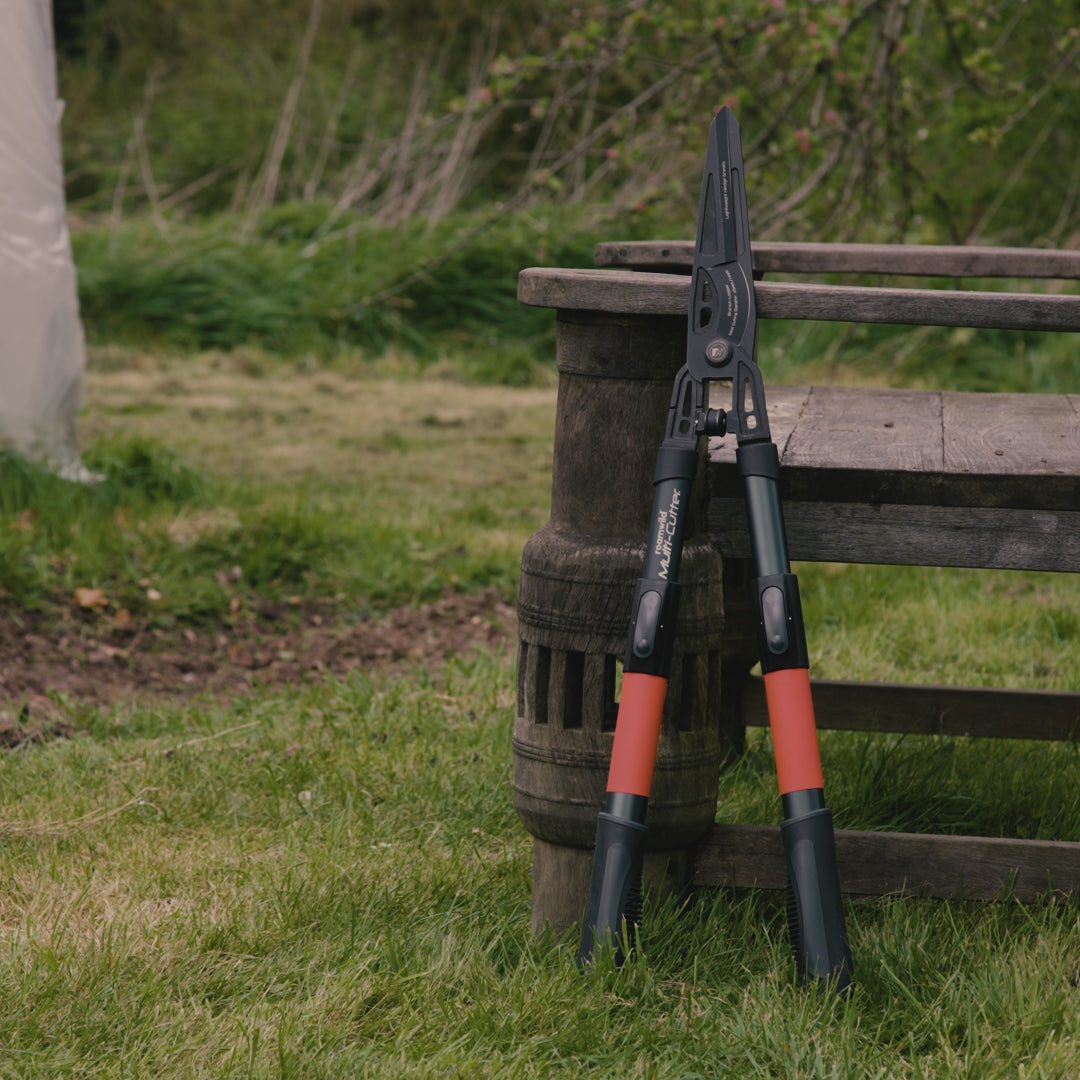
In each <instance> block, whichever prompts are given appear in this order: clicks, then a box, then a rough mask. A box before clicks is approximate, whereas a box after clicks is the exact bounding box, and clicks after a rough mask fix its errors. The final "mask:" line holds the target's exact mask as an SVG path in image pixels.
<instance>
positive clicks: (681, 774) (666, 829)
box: [513, 311, 726, 931]
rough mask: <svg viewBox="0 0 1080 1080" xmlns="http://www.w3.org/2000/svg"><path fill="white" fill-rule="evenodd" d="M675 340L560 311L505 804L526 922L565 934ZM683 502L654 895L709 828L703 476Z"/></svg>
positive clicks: (522, 604) (684, 868)
mask: <svg viewBox="0 0 1080 1080" xmlns="http://www.w3.org/2000/svg"><path fill="white" fill-rule="evenodd" d="M685 338H686V322H685V319H681V318H672V317H663V318H656V317H642V316H615V315H610V314H604V313H599V312H590V311H584V312H583V311H560V312H559V314H558V321H557V363H558V369H559V396H558V405H557V411H556V423H555V456H554V462H553V470H552V500H551V503H552V506H551V520H550V521H549V522H548V523H547V524H546V525H545V526H544V527H543V528H541V529H540V530H539V531H538V532H537V533H536V534H534V535H533V536H532V537H531V538H530V540H529V541H528V543H527V544H526V547H525V550H524V552H523V555H522V566H521V587H520V592H519V609H518V615H519V626H520V644H519V657H518V681H517V717H516V721H515V726H514V743H513V747H514V766H513V787H514V804H515V807H516V809H517V811H518V814H519V816H520V818H521V820H522V822H523V823H524V825H525V826H526V828H527V829H528V830H529V831H530V832H531V833H532V834H533V836H534V837H535V838H536V841H535V849H534V873H533V927H534V929H536V930H540V929H541V928H543V927H545V926H550V927H552V928H554V929H556V930H558V931H562V930H565V929H567V928H568V927H570V926H571V925H573V924H574V923H575V922H576V921H577V920H578V919H579V918H580V917H581V912H582V910H583V908H584V904H585V897H586V892H587V889H588V876H589V872H590V869H591V864H592V852H591V848H592V845H593V842H594V836H595V830H596V815H597V813H598V812H599V811H600V809H601V808H602V806H603V802H604V793H605V788H606V781H607V767H608V760H609V757H610V754H611V742H612V736H613V732H614V726H615V714H616V709H617V705H616V695H617V685H618V681H619V676H620V669H621V662H622V656H623V653H624V651H625V645H626V634H627V630H628V627H629V622H630V602H631V597H632V594H633V587H634V583H635V581H636V580H637V578H638V577H639V576H640V573H641V567H642V563H643V559H644V549H645V540H646V537H647V534H648V526H649V511H650V507H651V505H652V474H653V468H654V464H655V460H656V452H657V449H658V447H659V445H660V441H661V439H662V437H663V431H664V425H665V420H666V417H667V409H668V404H669V401H670V397H671V390H672V386H673V382H674V377H675V374H676V372H677V371H678V369H679V367H680V366H681V365H682V361H683V352H684V349H685ZM703 464H704V463H703ZM701 474H702V479H703V474H704V467H702V469H701ZM696 495H697V497H696V498H695V500H694V503H695V507H696V510H695V514H694V515H693V516H692V517H691V520H690V522H689V525H688V530H687V535H686V545H685V551H684V555H683V564H682V575H681V576H682V583H683V592H682V599H681V605H680V612H679V623H678V631H677V638H676V643H675V658H674V664H673V671H672V678H671V683H670V686H669V690H668V697H667V701H666V704H665V711H664V719H663V725H662V730H661V738H660V746H659V752H658V757H657V767H656V774H655V779H654V785H653V793H652V796H651V798H650V802H649V845H650V846H649V851H648V854H647V856H646V863H647V866H646V881H647V884H649V885H651V886H652V887H653V888H654V889H655V890H656V891H660V892H666V891H672V890H678V889H680V888H682V887H683V886H684V885H686V884H687V883H688V873H689V850H690V848H691V847H692V846H693V844H694V842H695V841H696V840H697V839H698V838H699V837H700V836H701V835H702V834H703V833H704V832H705V831H706V830H707V829H708V828H709V826H710V825H711V824H712V822H713V819H714V816H715V811H716V794H717V783H718V776H719V769H720V763H721V760H722V757H723V755H724V751H725V748H726V743H725V741H724V740H723V739H722V738H721V733H720V729H719V701H720V686H719V682H720V668H721V660H720V648H721V643H722V630H723V592H722V573H721V562H720V558H719V555H718V554H717V552H716V551H715V549H714V548H713V546H712V545H711V544H710V542H709V540H708V536H707V533H706V522H705V513H704V502H703V486H702V485H699V488H698V489H697V490H696Z"/></svg>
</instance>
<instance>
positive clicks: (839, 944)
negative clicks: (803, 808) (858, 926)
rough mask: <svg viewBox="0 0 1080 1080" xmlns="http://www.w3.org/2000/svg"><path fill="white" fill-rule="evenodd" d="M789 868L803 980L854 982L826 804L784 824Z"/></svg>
mask: <svg viewBox="0 0 1080 1080" xmlns="http://www.w3.org/2000/svg"><path fill="white" fill-rule="evenodd" d="M780 832H781V835H782V836H783V838H784V851H785V854H786V855H787V869H788V922H789V925H790V929H791V943H792V946H793V947H794V950H795V960H796V962H797V964H798V969H799V979H800V981H801V982H809V981H811V980H817V981H827V982H828V983H829V984H830V985H831V986H832V987H833V988H834V989H835V990H837V991H838V992H839V993H845V992H846V991H847V990H848V988H849V987H850V985H851V953H850V951H849V949H848V943H847V933H846V931H845V928H844V917H843V907H842V906H841V902H840V879H839V876H838V874H837V870H836V840H835V835H834V833H833V821H832V811H831V810H829V809H827V808H823V809H821V810H814V811H812V812H810V813H809V814H804V815H802V816H800V817H794V818H789V819H788V820H787V821H785V822H784V823H783V825H781V826H780Z"/></svg>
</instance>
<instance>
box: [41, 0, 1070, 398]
mask: <svg viewBox="0 0 1080 1080" xmlns="http://www.w3.org/2000/svg"><path fill="white" fill-rule="evenodd" d="M54 14H55V24H56V36H57V49H58V57H59V74H60V85H61V94H62V96H63V98H64V99H65V102H66V111H65V114H64V120H63V136H64V155H65V166H66V173H67V195H68V200H69V209H70V212H71V217H72V223H73V232H74V244H75V255H76V262H77V264H78V267H79V271H80V291H81V298H82V305H83V315H84V319H85V320H86V323H87V327H88V331H89V333H90V337H91V340H92V341H93V340H97V341H109V342H118V341H119V342H126V343H129V344H133V345H136V346H139V347H159V348H160V347H165V348H174V349H206V348H230V347H234V346H238V345H256V346H261V347H263V348H265V349H268V350H270V351H271V352H277V353H280V354H282V355H285V356H298V355H305V354H307V355H312V356H315V357H317V358H320V359H321V360H327V359H328V358H330V357H333V356H335V355H339V354H340V353H341V351H342V350H343V349H344V350H353V351H354V352H356V351H361V352H363V353H364V354H367V355H373V356H378V355H380V354H381V353H382V352H384V351H385V350H386V349H387V348H389V347H394V348H396V349H401V350H405V351H407V352H409V353H412V354H414V355H417V356H420V357H428V358H430V357H432V356H434V355H439V354H445V353H447V352H453V351H454V350H459V351H466V352H469V353H470V354H471V355H473V356H474V357H475V356H477V355H479V356H480V357H481V358H482V357H483V356H484V355H486V354H488V353H490V352H491V350H496V351H498V352H499V354H500V356H503V357H506V358H507V359H506V360H505V367H503V366H501V363H502V362H500V364H495V365H492V364H485V363H484V362H483V360H481V362H480V363H479V368H480V370H481V371H486V372H488V373H489V374H492V371H493V372H494V374H493V377H496V378H501V379H503V380H505V381H515V380H521V379H528V378H529V371H530V364H531V363H532V361H533V360H535V359H536V358H537V357H539V356H541V355H543V354H544V353H545V352H548V351H550V350H549V349H548V344H549V338H548V336H547V335H548V333H549V329H548V328H549V324H550V318H549V313H545V312H531V311H528V310H525V309H522V308H520V307H519V306H518V305H517V304H516V301H515V299H514V293H515V276H516V272H517V271H518V270H519V269H520V268H521V267H523V266H527V265H538V264H550V265H588V264H589V263H590V262H591V258H592V246H593V244H594V243H595V242H596V241H598V240H601V239H607V240H611V239H633V238H646V237H648V238H660V237H664V238H667V237H674V238H681V237H689V236H691V235H692V232H693V227H694V216H695V214H696V209H697V189H698V185H699V182H700V172H701V157H702V153H703V148H704V140H705V134H706V129H707V125H708V121H709V119H710V117H711V116H712V114H713V112H714V111H715V109H716V108H718V107H719V106H720V105H722V104H725V103H727V104H730V105H732V106H733V107H734V109H735V111H736V114H737V116H738V118H739V121H740V124H741V127H742V131H743V141H744V153H745V158H746V163H747V186H748V197H749V200H750V210H751V224H752V227H753V230H754V235H755V236H756V237H757V238H758V239H776V238H782V239H790V240H834V241H840V240H860V241H905V242H924V243H1004V244H1023V245H1031V246H1064V247H1075V246H1076V245H1077V243H1078V241H1080V205H1078V192H1080V110H1078V109H1077V108H1076V100H1077V99H1076V90H1077V85H1078V76H1080V33H1078V27H1080V16H1078V13H1077V9H1076V5H1075V3H1074V2H1073V0H1011V2H1009V3H1005V2H1001V0H818V2H814V0H805V2H801V3H796V2H793V0H744V2H740V3H718V2H716V0H628V2H613V0H608V2H604V3H600V2H595V0H513V2H512V3H509V2H498V0H183V2H181V0H54Z"/></svg>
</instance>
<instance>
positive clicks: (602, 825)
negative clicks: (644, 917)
mask: <svg viewBox="0 0 1080 1080" xmlns="http://www.w3.org/2000/svg"><path fill="white" fill-rule="evenodd" d="M647 832H648V830H647V829H646V828H645V826H644V825H638V824H636V823H635V822H633V821H627V820H625V819H624V818H618V817H614V816H612V815H611V814H605V813H603V812H601V813H600V815H599V816H598V818H597V823H596V855H595V856H594V858H593V873H592V882H591V884H590V885H589V900H588V903H587V904H586V907H585V924H584V927H583V929H582V932H581V947H580V948H579V949H578V964H579V965H580V966H581V967H586V966H588V965H589V964H591V963H592V962H593V960H594V959H595V953H596V950H597V949H612V950H614V953H615V963H616V964H617V965H621V964H622V963H623V961H624V960H625V959H626V956H627V951H628V950H629V949H632V948H633V946H634V942H635V939H636V936H637V927H638V923H640V922H641V870H642V864H643V860H644V855H645V834H646V833H647Z"/></svg>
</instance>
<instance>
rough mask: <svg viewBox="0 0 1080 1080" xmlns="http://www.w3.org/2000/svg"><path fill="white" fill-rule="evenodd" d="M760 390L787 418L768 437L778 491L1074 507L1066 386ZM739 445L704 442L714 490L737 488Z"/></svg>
mask: <svg viewBox="0 0 1080 1080" xmlns="http://www.w3.org/2000/svg"><path fill="white" fill-rule="evenodd" d="M766 400H767V401H768V403H769V414H770V417H772V415H773V413H774V409H775V411H776V413H777V415H778V416H779V417H780V418H781V421H782V423H781V424H780V426H779V427H778V428H777V429H776V430H775V431H774V433H773V438H774V441H775V442H776V443H777V445H778V446H779V448H780V453H781V464H782V465H783V470H782V472H781V494H782V496H783V497H784V499H785V501H794V502H797V501H817V500H819V499H820V498H821V497H823V496H828V499H829V501H830V502H865V503H868V504H870V506H872V507H875V508H876V507H878V506H882V505H888V504H912V505H919V504H923V505H926V506H942V507H949V506H972V507H984V508H985V507H1012V508H1014V509H1025V510H1028V509H1030V510H1060V509H1073V508H1075V507H1078V506H1080V418H1078V417H1077V413H1076V409H1075V406H1074V403H1073V401H1072V400H1071V399H1070V398H1069V397H1067V396H1066V395H1063V394H1058V395H1054V394H1001V395H999V394H976V393H952V392H950V393H945V394H940V393H938V392H937V391H915V390H897V389H886V388H873V387H871V388H852V387H815V388H813V389H812V390H811V391H810V393H809V396H806V390H805V388H803V387H799V388H795V389H794V391H792V392H789V391H787V390H785V389H784V388H782V387H767V388H766ZM774 402H776V403H777V404H776V406H774V404H773V403H774ZM800 402H801V404H798V403H800ZM793 411H795V416H794V425H792V422H791V421H792V416H791V414H792V412H793ZM734 443H735V441H734V439H730V438H728V439H713V440H712V441H710V444H709V461H710V468H711V471H712V482H711V490H712V491H713V492H714V493H715V494H716V495H719V496H736V495H739V494H741V491H742V488H741V483H740V481H739V478H738V476H737V474H736V471H735V445H734ZM1016 522H1017V525H1018V527H1019V528H1020V529H1021V530H1022V531H1023V532H1025V533H1026V532H1028V531H1030V529H1032V528H1034V529H1036V530H1040V529H1041V530H1042V531H1044V532H1047V533H1050V532H1052V531H1053V530H1054V529H1055V528H1056V524H1055V519H1054V518H1051V517H1047V518H1041V519H1037V518H1031V517H1020V518H1017V519H1016ZM1047 541H1048V542H1056V541H1055V539H1054V538H1053V537H1050V536H1047Z"/></svg>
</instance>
